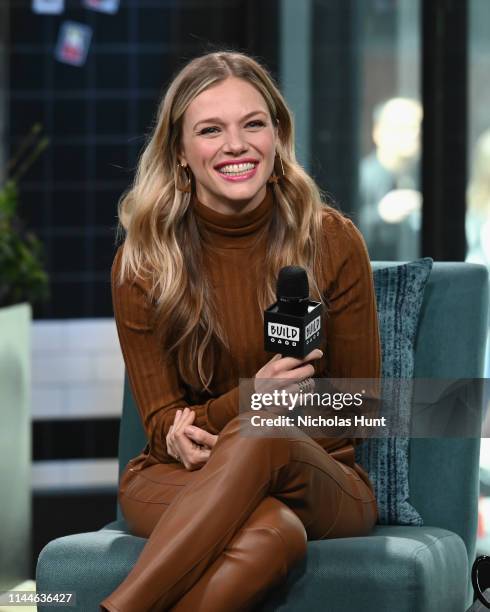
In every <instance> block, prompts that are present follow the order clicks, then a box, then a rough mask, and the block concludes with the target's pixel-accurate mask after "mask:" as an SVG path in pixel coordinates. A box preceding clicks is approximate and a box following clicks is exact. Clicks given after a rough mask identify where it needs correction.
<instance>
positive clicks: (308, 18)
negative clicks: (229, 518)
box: [0, 0, 490, 590]
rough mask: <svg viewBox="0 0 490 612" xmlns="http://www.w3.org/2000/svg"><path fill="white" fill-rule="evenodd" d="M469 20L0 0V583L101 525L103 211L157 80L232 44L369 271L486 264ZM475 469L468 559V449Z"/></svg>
mask: <svg viewBox="0 0 490 612" xmlns="http://www.w3.org/2000/svg"><path fill="white" fill-rule="evenodd" d="M489 24H490V3H489V2H488V0H458V2H454V1H452V0H433V1H432V2H430V3H427V2H426V3H424V2H421V1H420V0H241V1H240V0H121V1H120V2H119V1H117V0H65V1H62V0H38V1H36V0H32V1H31V0H10V1H8V0H1V1H0V372H1V373H0V383H1V384H0V393H1V395H0V442H1V444H2V449H3V451H4V452H3V453H2V459H3V456H5V461H3V462H2V466H1V467H0V486H1V487H2V489H1V490H2V495H1V496H0V499H1V502H0V532H1V533H2V546H1V547H0V548H1V551H2V552H0V590H1V589H2V588H4V589H5V588H12V586H13V585H15V584H19V583H20V582H22V581H23V580H32V579H33V578H34V575H35V563H36V559H37V556H38V554H39V552H40V550H41V548H42V547H43V546H44V545H45V544H46V543H47V542H48V541H50V540H51V539H53V538H55V537H59V536H62V535H68V534H70V533H78V532H82V531H91V530H96V529H99V528H100V527H101V526H102V525H104V524H106V523H108V522H109V521H111V520H113V518H114V515H115V503H116V490H117V459H116V457H117V443H118V424H119V415H120V412H121V402H122V393H123V378H124V364H123V360H122V356H121V354H120V349H119V344H118V340H117V334H116V330H115V325H114V321H113V318H112V305H111V294H110V268H111V264H112V259H113V257H114V253H115V249H116V247H115V228H116V224H117V203H118V199H119V197H120V196H121V194H122V192H123V191H124V190H125V189H126V188H127V187H128V185H129V183H130V181H131V178H132V176H133V173H134V170H135V167H136V163H137V159H138V155H139V153H140V152H141V149H142V147H143V145H144V143H145V138H146V135H147V134H148V132H149V131H150V130H151V128H152V124H153V120H154V115H155V112H156V108H157V104H158V101H159V99H160V97H161V95H162V93H163V92H164V91H165V88H166V86H167V85H168V83H169V81H170V80H171V78H172V75H173V74H174V73H175V72H176V71H177V70H178V69H179V67H180V66H181V65H182V64H183V63H185V62H186V61H187V60H189V59H191V58H193V57H195V56H196V55H199V54H202V53H203V52H206V51H213V50H217V49H234V50H239V51H245V52H248V53H251V54H252V55H254V56H255V57H257V58H258V59H259V60H261V61H263V62H264V63H265V64H266V65H267V66H268V67H269V68H270V70H271V72H272V74H273V76H274V77H275V78H276V80H277V82H278V83H279V85H280V87H281V90H282V91H283V93H284V95H285V97H286V99H287V101H288V103H289V105H290V107H291V108H292V110H293V112H294V116H295V121H296V132H297V156H298V158H299V160H300V162H301V163H302V164H303V165H304V166H305V168H306V169H307V170H308V171H309V172H310V173H311V174H312V175H313V176H314V178H315V179H316V181H317V182H318V184H319V185H320V187H321V188H322V190H323V191H324V192H325V193H326V194H327V195H328V197H329V198H330V199H331V200H333V201H334V202H335V203H336V205H337V206H338V207H340V208H341V209H342V211H344V212H345V213H346V214H348V215H349V216H350V217H351V218H352V219H353V220H354V221H355V223H356V224H357V225H358V226H359V227H360V229H361V231H362V232H363V234H364V236H365V239H366V242H367V245H368V249H369V253H370V257H371V259H372V260H397V261H398V260H409V259H414V258H417V257H419V256H431V257H433V258H434V259H436V260H438V261H443V260H446V261H464V260H468V261H474V262H479V263H483V264H485V265H487V266H490V110H489V109H490V79H489V78H488V75H489V74H490V35H489V33H488V32H489V28H488V26H489ZM16 283H17V285H16ZM13 286H14V287H16V290H15V291H13V290H11V288H12V287H13ZM3 316H4V319H2V317H3ZM26 330H27V331H26ZM2 341H4V346H3V347H2ZM5 343H6V348H5ZM2 351H3V352H2ZM5 351H7V352H5ZM13 352H15V359H13V358H12V355H13ZM5 355H9V359H8V364H12V363H14V362H15V363H16V364H17V365H16V368H15V371H13V370H12V366H11V365H9V366H8V367H7V365H6V363H7V361H5V358H4V356H5ZM487 355H488V350H487ZM2 364H3V366H4V367H3V371H2ZM486 368H487V369H486V376H487V377H488V376H489V371H490V364H489V360H488V358H487V366H486ZM12 380H15V381H18V382H19V381H20V382H19V385H20V386H19V385H17V386H15V385H12V384H9V383H10V382H11V381H12ZM14 386H15V388H14ZM9 393H10V395H9ZM12 397H13V398H14V399H12ZM481 465H482V503H481V516H480V528H479V538H480V540H479V548H480V551H481V552H487V553H488V552H490V537H489V538H488V539H487V529H488V532H489V533H490V511H489V510H490V508H489V507H490V504H489V503H488V500H487V495H490V450H489V449H488V446H487V444H486V440H482V455H481Z"/></svg>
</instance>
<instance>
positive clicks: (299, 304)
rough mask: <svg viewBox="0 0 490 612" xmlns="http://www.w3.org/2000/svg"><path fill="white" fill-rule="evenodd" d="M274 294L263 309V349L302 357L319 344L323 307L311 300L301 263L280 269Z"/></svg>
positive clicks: (283, 354) (320, 340)
mask: <svg viewBox="0 0 490 612" xmlns="http://www.w3.org/2000/svg"><path fill="white" fill-rule="evenodd" d="M276 296H277V302H275V303H274V304H272V306H269V308H267V309H266V311H265V312H264V348H265V350H266V351H269V352H274V353H280V354H281V355H282V356H283V357H299V358H301V359H302V358H303V357H305V356H306V355H308V353H311V351H312V350H313V349H315V348H318V347H320V346H321V344H322V340H323V331H322V317H321V315H322V311H323V306H322V304H321V302H314V301H312V300H310V288H309V285H308V276H307V274H306V271H305V270H304V268H301V267H300V266H286V267H285V268H281V270H280V271H279V278H278V279H277V289H276Z"/></svg>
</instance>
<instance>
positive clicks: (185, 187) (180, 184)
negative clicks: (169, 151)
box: [175, 162, 192, 193]
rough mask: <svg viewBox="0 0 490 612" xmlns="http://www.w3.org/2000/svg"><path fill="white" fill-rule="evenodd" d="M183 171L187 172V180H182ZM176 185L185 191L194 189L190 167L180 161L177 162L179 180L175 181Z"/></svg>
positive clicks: (188, 191)
mask: <svg viewBox="0 0 490 612" xmlns="http://www.w3.org/2000/svg"><path fill="white" fill-rule="evenodd" d="M182 171H184V174H185V182H182ZM175 187H176V189H178V190H179V191H182V192H184V193H190V192H191V191H192V178H191V173H190V171H189V167H188V166H183V165H182V164H181V163H180V162H177V180H176V181H175Z"/></svg>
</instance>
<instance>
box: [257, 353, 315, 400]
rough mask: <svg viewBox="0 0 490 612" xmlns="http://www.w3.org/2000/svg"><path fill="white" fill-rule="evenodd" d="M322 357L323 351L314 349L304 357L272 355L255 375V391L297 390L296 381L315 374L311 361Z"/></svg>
mask: <svg viewBox="0 0 490 612" xmlns="http://www.w3.org/2000/svg"><path fill="white" fill-rule="evenodd" d="M321 357H323V351H321V350H320V349H314V350H313V351H311V353H308V355H306V357H303V359H300V358H298V357H283V356H282V355H281V354H277V355H274V357H273V358H272V359H271V360H270V361H268V362H267V363H266V364H265V365H264V366H262V367H261V368H260V370H259V371H258V372H257V374H256V375H255V380H254V389H255V392H256V393H270V392H272V391H274V390H275V389H277V390H278V391H280V390H281V389H285V390H286V391H295V392H298V390H299V386H298V383H299V382H301V381H302V380H305V379H306V378H310V377H311V376H313V375H314V374H315V368H314V366H313V365H312V363H311V362H312V361H314V360H315V359H320V358H321Z"/></svg>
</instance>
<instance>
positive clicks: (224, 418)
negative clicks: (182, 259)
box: [112, 188, 380, 465]
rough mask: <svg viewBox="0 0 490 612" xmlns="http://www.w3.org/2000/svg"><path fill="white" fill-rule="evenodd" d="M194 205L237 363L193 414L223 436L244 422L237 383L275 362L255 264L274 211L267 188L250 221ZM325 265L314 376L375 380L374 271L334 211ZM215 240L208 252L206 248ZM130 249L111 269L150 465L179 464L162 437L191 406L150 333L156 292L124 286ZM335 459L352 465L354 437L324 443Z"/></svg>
mask: <svg viewBox="0 0 490 612" xmlns="http://www.w3.org/2000/svg"><path fill="white" fill-rule="evenodd" d="M191 206H192V207H193V209H194V212H195V214H196V216H197V220H198V224H199V225H201V224H202V225H203V226H204V227H205V228H206V230H207V234H208V238H206V240H205V241H203V265H204V266H206V269H207V270H209V272H210V274H211V277H210V278H211V283H212V286H213V289H214V290H215V297H216V306H217V312H219V313H220V317H221V322H222V324H223V328H224V330H225V332H226V333H227V336H228V339H229V344H230V354H226V355H222V356H221V358H220V359H218V363H217V367H216V373H215V378H214V379H213V392H214V393H215V395H216V397H214V398H210V399H208V400H207V401H205V402H204V403H202V404H199V405H192V406H191V407H192V409H193V410H194V411H195V412H196V418H195V421H194V425H196V426H198V427H202V428H203V429H206V430H207V431H209V432H210V433H213V434H217V433H219V432H220V431H221V429H222V428H223V427H224V426H225V425H226V423H228V421H230V420H231V419H232V418H234V417H235V416H236V415H237V414H238V379H239V378H253V377H254V376H255V374H256V373H257V372H258V370H259V369H260V368H261V367H262V366H263V365H264V364H265V363H266V362H267V361H269V360H270V359H271V358H272V356H273V355H272V354H271V353H267V352H265V351H264V346H263V344H264V340H263V318H262V317H263V313H261V312H260V311H259V309H258V306H257V304H256V298H255V294H256V288H257V286H258V278H257V274H258V273H260V266H259V268H258V269H259V272H258V273H257V272H255V271H254V270H255V266H254V264H255V262H257V261H258V262H261V261H263V260H264V254H265V248H266V241H265V240H264V239H261V240H259V242H258V244H256V241H257V234H258V232H259V233H260V234H261V232H260V230H262V229H265V226H266V225H267V224H268V222H269V220H270V219H271V216H272V215H273V214H274V210H275V206H276V203H275V200H274V197H273V194H272V192H271V190H270V188H268V189H267V194H266V196H265V198H264V200H263V201H262V202H261V203H260V204H259V205H258V206H257V207H256V208H254V209H253V210H251V211H249V212H246V213H241V214H239V213H237V214H223V213H219V212H216V211H214V210H213V209H211V208H209V207H208V206H205V205H204V204H202V203H201V202H199V201H198V200H197V199H196V198H195V197H194V198H193V200H192V202H191ZM324 229H325V240H326V241H327V253H328V256H327V261H325V274H324V279H322V280H321V283H322V284H323V285H324V286H323V287H322V290H324V293H325V294H326V296H327V298H328V303H329V315H328V318H327V329H326V342H325V346H322V349H323V351H324V357H323V358H322V359H321V360H318V361H317V362H316V366H315V367H316V372H317V375H319V376H321V375H323V376H325V375H328V376H330V377H332V378H378V377H379V376H380V346H379V335H378V321H377V315H376V307H375V297H374V290H373V284H372V274H371V266H370V263H369V258H368V254H367V250H366V247H365V244H364V241H363V239H362V237H361V234H360V233H359V231H358V230H357V228H356V227H355V226H354V225H353V223H352V222H351V221H350V220H349V219H347V218H345V217H343V216H342V214H341V213H339V212H338V211H336V210H334V209H330V208H326V209H325V211H324ZM208 239H209V241H210V242H209V243H208ZM122 249H123V245H122V246H121V247H119V249H118V252H117V253H116V256H115V259H114V264H113V267H112V298H113V307H114V315H115V319H116V324H117V330H118V334H119V341H120V344H121V349H122V352H123V356H124V361H125V364H126V369H127V373H128V376H129V380H130V383H131V388H132V392H133V397H134V400H135V402H136V405H137V407H138V410H139V413H140V417H141V420H142V423H143V425H144V428H145V431H146V434H147V437H148V440H149V445H148V447H147V449H146V450H148V449H149V450H150V453H151V455H152V457H149V459H150V460H152V461H154V460H157V461H160V462H165V463H166V462H171V461H174V460H173V459H172V458H171V457H170V456H169V455H168V454H167V451H166V443H165V437H166V435H167V433H168V430H169V428H170V426H171V425H172V423H173V421H174V417H175V413H176V411H177V410H178V409H179V408H184V407H185V406H188V405H189V403H188V401H186V397H185V390H184V386H183V385H182V383H181V380H180V378H179V373H178V371H177V370H176V368H175V367H174V366H173V365H168V364H164V363H163V362H162V359H161V350H160V346H159V343H158V340H157V335H156V333H155V331H154V329H153V327H152V324H151V319H152V316H151V315H152V305H151V303H150V302H149V300H148V299H147V295H148V289H149V285H148V284H146V283H145V282H144V281H141V280H134V281H132V282H130V281H129V280H126V281H125V282H124V283H123V284H122V285H119V284H118V283H117V276H118V272H119V266H120V259H121V253H122ZM317 441H318V442H319V443H320V444H321V445H322V446H323V448H325V449H326V450H327V451H328V452H330V453H331V454H332V455H333V456H334V457H335V458H337V459H339V460H340V461H342V462H344V463H347V464H349V465H353V464H354V444H353V440H352V439H351V438H342V439H341V438H322V439H318V440H317Z"/></svg>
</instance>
